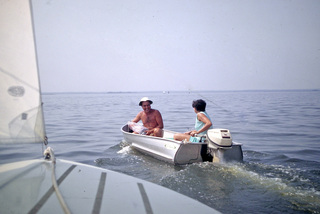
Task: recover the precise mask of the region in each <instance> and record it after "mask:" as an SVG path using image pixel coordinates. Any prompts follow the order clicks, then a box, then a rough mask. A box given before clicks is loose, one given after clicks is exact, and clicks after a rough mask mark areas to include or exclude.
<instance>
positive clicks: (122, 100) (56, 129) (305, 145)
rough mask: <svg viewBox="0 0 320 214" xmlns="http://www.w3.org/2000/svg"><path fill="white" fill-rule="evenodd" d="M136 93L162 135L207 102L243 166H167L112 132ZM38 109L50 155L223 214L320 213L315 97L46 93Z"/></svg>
mask: <svg viewBox="0 0 320 214" xmlns="http://www.w3.org/2000/svg"><path fill="white" fill-rule="evenodd" d="M144 96H148V97H149V98H150V99H152V100H153V101H154V104H153V105H152V107H153V108H155V109H158V110H160V112H161V113H162V116H163V120H164V125H165V128H166V129H169V130H174V131H180V132H184V131H186V130H189V129H191V128H192V127H193V125H194V121H195V113H194V112H193V109H192V107H191V103H192V100H194V99H199V98H202V99H204V100H206V101H207V112H208V113H209V115H210V117H211V118H212V119H213V123H214V127H216V128H227V129H229V130H230V131H231V134H232V136H233V139H234V141H236V142H239V143H243V152H244V163H232V164H224V165H219V164H213V163H197V164H192V165H186V166H173V165H170V164H167V163H165V162H161V161H158V160H156V159H153V158H151V157H148V156H145V155H143V154H141V153H139V152H137V151H135V150H133V149H132V148H131V147H130V146H128V145H127V144H126V142H124V141H123V137H122V133H121V131H120V128H121V126H122V125H124V124H125V123H126V122H127V121H129V120H131V119H133V118H134V117H135V116H136V114H137V113H138V112H139V111H141V108H140V107H139V106H138V102H139V100H140V98H141V97H144ZM43 102H44V112H45V121H46V130H47V135H48V137H49V145H50V146H51V147H53V148H54V150H55V154H56V156H57V158H61V159H67V160H72V161H78V162H82V163H85V164H90V165H94V166H98V167H102V168H106V169H111V170H114V171H118V172H121V173H125V174H128V175H131V176H134V177H138V178H141V179H144V180H147V181H151V182H153V183H156V184H159V185H162V186H165V187H167V188H170V189H173V190H175V191H177V192H180V193H182V194H184V195H187V196H189V197H191V198H194V199H196V200H199V201H201V202H203V203H204V204H207V205H208V206H211V207H213V208H215V209H217V210H219V211H221V212H223V213H253V212H254V213H320V164H319V163H320V91H249V92H171V93H165V94H164V93H155V92H152V93H108V94H98V93H97V94H44V95H43ZM41 154H42V148H41V146H39V145H22V146H21V145H19V146H8V147H3V146H1V150H0V159H1V163H6V162H11V161H16V160H23V159H29V158H32V159H33V158H40V157H41ZM173 200H174V199H173Z"/></svg>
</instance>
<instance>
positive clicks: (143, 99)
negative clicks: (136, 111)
mask: <svg viewBox="0 0 320 214" xmlns="http://www.w3.org/2000/svg"><path fill="white" fill-rule="evenodd" d="M145 101H148V102H149V103H150V104H152V103H153V102H152V101H151V100H150V99H149V98H148V97H142V98H141V100H140V102H139V106H142V102H145Z"/></svg>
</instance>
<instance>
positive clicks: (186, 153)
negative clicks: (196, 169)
mask: <svg viewBox="0 0 320 214" xmlns="http://www.w3.org/2000/svg"><path fill="white" fill-rule="evenodd" d="M121 131H122V133H123V137H124V140H125V141H126V142H127V143H129V144H130V145H131V146H132V147H133V148H135V149H136V150H138V151H140V152H142V153H144V154H147V155H150V156H152V157H154V158H156V159H159V160H163V161H166V162H169V163H172V164H175V165H183V164H191V163H196V162H204V161H211V162H230V161H237V162H242V161H243V154H242V148H241V146H242V145H241V144H238V143H233V144H232V146H231V147H230V148H228V149H221V148H217V149H209V148H208V145H207V143H206V142H204V143H192V142H186V143H185V142H183V141H176V140H174V139H173V135H174V134H175V133H176V132H173V131H169V130H164V134H163V137H162V138H161V137H154V136H147V135H140V134H134V133H132V131H131V130H130V129H129V127H128V125H124V126H123V127H122V129H121Z"/></svg>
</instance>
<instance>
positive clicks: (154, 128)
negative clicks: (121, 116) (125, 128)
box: [132, 97, 163, 137]
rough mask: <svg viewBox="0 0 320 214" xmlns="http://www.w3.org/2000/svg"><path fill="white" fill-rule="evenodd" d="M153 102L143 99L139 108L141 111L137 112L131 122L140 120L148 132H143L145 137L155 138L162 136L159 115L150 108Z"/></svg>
mask: <svg viewBox="0 0 320 214" xmlns="http://www.w3.org/2000/svg"><path fill="white" fill-rule="evenodd" d="M152 103H153V102H152V101H151V100H150V99H149V98H148V97H143V98H142V99H141V100H140V102H139V106H141V107H142V109H143V111H141V112H139V113H138V114H137V116H136V117H135V118H134V119H133V120H132V122H135V123H137V122H139V121H140V120H142V123H143V126H144V127H146V128H147V129H148V130H147V131H146V132H145V133H146V135H151V136H155V137H162V136H163V120H162V116H161V113H160V112H159V111H158V110H156V109H152V108H151V104H152Z"/></svg>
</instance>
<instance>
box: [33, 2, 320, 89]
mask: <svg viewBox="0 0 320 214" xmlns="http://www.w3.org/2000/svg"><path fill="white" fill-rule="evenodd" d="M32 2H33V15H34V24H35V32H36V43H37V52H38V63H39V73H40V78H41V88H42V92H119V91H122V92H127V91H186V90H189V91H190V90H194V91H202V90H291V89H320V1H319V0H241V1H238V0H234V1H233V0H225V1H221V0H158V1H156V0H113V1H110V0H32Z"/></svg>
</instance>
